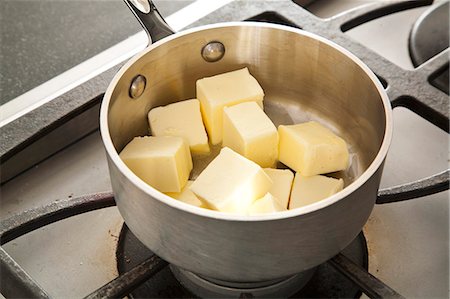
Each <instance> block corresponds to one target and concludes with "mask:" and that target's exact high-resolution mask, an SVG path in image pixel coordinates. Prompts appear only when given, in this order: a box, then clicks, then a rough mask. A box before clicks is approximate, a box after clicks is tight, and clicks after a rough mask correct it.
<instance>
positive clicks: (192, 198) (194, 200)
mask: <svg viewBox="0 0 450 299" xmlns="http://www.w3.org/2000/svg"><path fill="white" fill-rule="evenodd" d="M193 182H194V181H191V180H189V181H187V183H186V185H185V186H184V187H183V189H182V190H181V192H166V195H168V196H170V197H172V198H174V199H177V200H179V201H182V202H185V203H187V204H190V205H193V206H196V207H201V208H202V207H203V203H202V201H201V200H200V199H198V197H197V196H196V195H195V194H194V193H193V192H192V191H191V189H190V187H191V185H192V183H193Z"/></svg>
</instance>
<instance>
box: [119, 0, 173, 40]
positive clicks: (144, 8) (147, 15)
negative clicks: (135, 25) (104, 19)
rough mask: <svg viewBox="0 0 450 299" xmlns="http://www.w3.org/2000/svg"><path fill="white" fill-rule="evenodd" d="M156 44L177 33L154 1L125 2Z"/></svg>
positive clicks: (135, 0) (136, 0)
mask: <svg viewBox="0 0 450 299" xmlns="http://www.w3.org/2000/svg"><path fill="white" fill-rule="evenodd" d="M123 1H125V3H126V4H127V6H128V8H129V9H130V10H131V11H132V12H133V14H134V16H135V17H136V19H138V21H139V23H140V24H141V26H142V27H143V28H144V30H145V31H146V32H147V35H148V37H149V39H150V41H151V43H154V42H156V41H158V40H160V39H162V38H164V37H166V36H169V35H171V34H173V33H175V32H174V31H173V30H172V28H170V26H169V25H168V24H167V23H166V21H165V20H164V18H163V17H162V16H161V14H160V13H159V11H158V10H157V9H156V6H155V4H153V1H152V0H123Z"/></svg>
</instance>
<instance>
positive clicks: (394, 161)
mask: <svg viewBox="0 0 450 299" xmlns="http://www.w3.org/2000/svg"><path fill="white" fill-rule="evenodd" d="M344 2H346V3H356V4H357V2H356V1H353V2H350V1H318V2H317V3H318V4H323V8H324V9H325V8H328V7H341V6H342V5H343V4H345V3H344ZM157 4H158V3H157ZM425 9H426V8H417V9H413V10H409V11H406V12H403V13H397V14H394V15H391V16H389V17H383V18H380V19H379V20H377V21H372V22H370V23H368V24H365V25H362V26H359V27H357V28H356V29H354V30H351V31H349V32H348V34H349V35H350V36H351V37H352V38H354V39H355V40H356V41H357V42H358V43H360V44H363V45H365V46H367V47H369V48H371V49H372V50H374V51H376V52H377V53H379V54H380V55H382V56H383V57H385V58H387V59H389V60H390V61H392V62H394V63H397V64H398V65H399V66H400V67H402V68H404V69H412V68H413V66H412V64H411V62H410V59H409V57H408V47H407V39H408V34H409V31H410V29H411V26H412V24H413V22H414V20H415V19H416V18H417V17H418V16H419V15H420V14H421V12H423V11H424V10H425ZM313 12H314V13H316V12H317V10H314V11H313ZM392 28H395V30H392ZM393 116H394V136H393V142H392V146H391V149H390V150H389V154H388V157H387V160H386V163H385V167H384V171H383V177H382V187H389V186H392V185H396V184H400V183H404V182H409V181H413V180H416V179H419V178H422V177H426V176H429V175H432V174H434V173H437V172H439V171H442V170H445V169H447V168H448V154H449V151H448V134H447V133H446V132H444V131H442V130H440V129H439V128H437V127H436V126H434V125H433V124H431V123H429V122H427V121H425V120H424V119H422V118H421V117H420V116H418V115H416V114H415V113H413V112H411V111H410V110H408V109H406V108H401V107H400V108H395V109H394V115H393ZM110 188H111V186H110V181H109V174H108V169H107V164H106V159H105V153H104V149H103V144H102V141H101V138H100V135H99V134H98V133H94V134H92V135H89V136H88V137H86V138H84V139H82V140H80V141H78V142H77V143H75V144H73V145H72V146H70V147H69V148H67V149H65V150H63V151H61V152H59V153H57V154H56V155H54V156H52V157H50V158H49V159H47V160H46V161H44V162H42V163H40V164H39V166H36V167H34V168H32V169H30V170H29V171H27V172H25V173H23V174H21V175H20V176H18V177H16V178H15V179H14V180H12V181H10V182H8V183H7V184H5V185H3V186H2V189H1V191H2V194H1V209H0V217H1V218H2V219H5V218H6V217H9V216H12V215H13V214H15V213H19V212H21V211H24V210H27V209H29V208H32V207H36V206H41V205H44V204H46V203H51V202H53V201H54V200H56V199H59V198H67V197H68V196H74V197H76V196H81V195H84V194H86V193H90V192H99V191H105V190H110ZM448 197H449V192H448V191H447V192H442V193H438V194H434V195H432V196H427V197H425V198H421V199H417V200H411V201H406V202H399V203H395V204H389V205H381V206H375V208H374V210H373V212H372V214H371V216H370V218H369V221H368V223H366V226H365V229H364V230H365V233H366V237H367V240H368V242H369V250H370V251H369V253H370V257H369V270H370V272H371V273H374V274H375V275H376V276H377V277H378V278H380V279H381V280H383V281H384V282H386V283H387V284H388V285H390V286H391V287H392V288H394V289H395V290H397V291H398V292H400V293H401V294H403V295H404V296H406V297H408V298H413V297H414V298H430V297H433V298H448V297H449V287H448V286H449V267H448V264H449V248H448V244H449V214H448V211H449V200H448ZM121 221H122V218H121V216H120V214H119V213H118V211H117V209H116V208H110V209H108V210H107V211H95V212H92V213H89V215H84V216H80V217H75V218H74V219H69V220H67V221H64V222H61V223H59V224H56V225H51V226H48V227H46V228H43V229H40V230H39V231H36V232H33V233H30V234H28V235H26V236H23V237H21V238H20V239H17V240H15V241H13V242H10V243H8V244H6V245H5V247H4V248H5V250H6V251H7V252H8V253H9V254H10V255H11V256H12V257H13V258H14V259H15V260H16V261H17V262H18V263H19V264H20V265H21V266H22V267H24V268H25V270H26V271H27V272H28V273H29V274H30V275H31V276H32V277H33V278H34V279H35V280H36V281H37V282H38V283H39V284H40V285H42V286H43V287H44V288H45V290H47V291H48V292H49V294H50V295H51V297H53V298H63V297H76V298H80V297H82V296H85V295H87V294H88V293H89V292H91V291H93V290H95V289H96V288H98V287H99V286H101V285H102V284H104V283H106V282H108V281H109V280H110V279H112V278H114V277H115V276H116V275H117V271H116V270H115V267H116V264H115V258H114V253H113V251H114V249H115V248H114V246H115V244H116V240H115V238H114V237H113V236H117V234H118V231H117V229H119V228H120V226H121V223H122V222H121ZM116 222H117V225H116ZM116 227H117V229H116ZM111 228H113V230H112V231H111V235H110V234H109V232H108V230H110V229H111ZM105 235H107V237H105ZM80 240H83V242H80ZM104 248H111V249H107V250H104ZM93 254H94V255H95V256H92V255H93ZM36 256H39V259H36ZM81 263H82V264H81ZM0 297H1V296H0Z"/></svg>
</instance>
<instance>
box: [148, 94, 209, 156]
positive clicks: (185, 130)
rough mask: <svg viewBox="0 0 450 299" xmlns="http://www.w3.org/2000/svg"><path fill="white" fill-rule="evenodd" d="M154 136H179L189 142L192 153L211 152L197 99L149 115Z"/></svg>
mask: <svg viewBox="0 0 450 299" xmlns="http://www.w3.org/2000/svg"><path fill="white" fill-rule="evenodd" d="M148 121H149V124H150V130H151V133H152V135H153V136H179V137H183V138H185V139H186V140H187V142H188V144H189V147H190V149H191V151H192V153H195V154H208V153H209V152H210V149H209V144H208V136H207V135H206V131H205V126H204V125H203V121H202V115H201V113H200V103H199V101H198V100H197V99H191V100H186V101H181V102H176V103H172V104H169V105H167V106H163V107H156V108H153V109H152V110H150V112H149V113H148Z"/></svg>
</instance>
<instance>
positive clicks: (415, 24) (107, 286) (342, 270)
mask: <svg viewBox="0 0 450 299" xmlns="http://www.w3.org/2000/svg"><path fill="white" fill-rule="evenodd" d="M222 2H223V5H221V6H220V7H218V8H217V9H216V10H214V9H210V10H209V11H207V12H204V13H203V17H202V18H200V19H199V20H198V21H195V20H194V21H191V24H190V25H188V26H189V27H192V26H197V25H202V24H209V23H215V22H219V21H237V20H251V21H262V22H273V23H279V24H283V25H287V26H294V27H298V28H302V29H304V30H307V31H310V32H313V33H316V34H319V35H322V36H324V37H326V38H328V39H330V40H332V41H334V42H336V43H338V44H340V45H342V46H344V47H345V48H347V49H349V50H350V51H352V52H353V53H354V54H356V55H357V56H358V57H359V58H360V59H362V60H363V61H364V62H365V63H366V64H367V65H368V66H369V67H370V68H371V69H372V70H373V71H374V72H375V74H376V75H377V76H378V77H379V79H380V81H381V82H382V83H383V85H384V86H385V88H386V90H387V92H388V95H389V97H390V99H391V101H392V103H393V106H394V107H395V109H394V139H393V144H392V146H391V150H390V153H389V154H388V157H387V160H386V163H385V169H384V173H383V178H382V186H381V188H382V190H381V191H380V192H379V197H378V201H377V204H378V205H377V206H375V208H374V210H373V212H372V215H371V217H370V218H369V221H368V223H367V224H366V225H365V227H364V230H363V232H361V234H360V235H359V236H358V237H357V238H356V239H355V240H354V241H353V242H352V243H351V244H350V245H349V246H348V247H347V248H346V249H345V250H344V251H343V252H341V253H340V254H339V255H337V256H336V257H334V258H333V259H331V260H330V261H328V262H326V263H325V264H323V265H320V266H319V267H318V268H317V269H315V270H313V271H310V272H308V273H300V274H298V275H294V276H292V277H289V278H286V279H283V280H280V281H271V282H267V283H265V284H262V285H238V284H230V283H224V282H220V281H210V280H208V279H205V278H203V277H201V276H197V275H195V274H193V273H189V272H186V271H184V270H183V269H179V268H177V267H175V266H173V265H168V264H167V263H166V262H165V261H164V260H162V259H160V258H159V257H157V256H155V255H153V254H152V253H151V252H150V251H149V250H148V249H147V248H146V247H145V246H143V245H142V244H141V243H140V242H139V241H138V240H137V239H136V238H135V237H134V235H133V234H132V233H131V232H130V231H129V230H128V229H127V227H126V226H125V225H124V223H123V220H122V218H121V216H120V214H119V212H118V210H117V209H116V208H115V207H114V205H115V203H114V198H113V194H112V193H111V191H109V190H111V186H110V182H109V174H108V169H107V164H106V159H105V154H104V150H103V146H102V142H101V139H100V136H99V132H98V130H97V127H98V123H97V118H98V117H97V112H98V105H99V102H100V100H101V95H102V92H103V91H104V89H105V87H106V84H107V83H108V81H109V80H110V79H111V77H112V75H113V74H114V72H115V71H116V70H117V69H118V67H119V66H120V65H121V63H119V64H118V65H116V66H113V67H112V68H111V69H109V70H105V71H104V72H102V73H100V74H98V75H96V76H95V77H93V78H91V79H89V80H87V81H85V82H84V83H82V84H81V85H78V86H77V87H75V88H73V89H71V90H69V91H67V92H66V93H64V94H62V95H60V96H58V97H56V98H54V99H53V100H52V101H51V102H49V103H48V104H47V106H45V105H44V106H43V107H42V109H41V111H39V109H38V110H37V111H34V112H30V113H29V114H26V115H24V116H22V117H21V118H18V119H16V120H15V121H12V122H11V123H8V124H7V125H6V126H5V127H3V129H4V131H3V133H2V146H1V149H2V152H1V154H2V186H1V191H2V199H1V206H2V209H1V211H0V220H1V222H0V237H1V244H2V247H1V249H0V265H1V278H2V281H1V282H2V284H1V287H0V290H1V292H2V295H3V296H5V297H57V298H59V297H84V296H87V297H89V298H100V297H123V296H130V297H139V298H140V297H148V298H156V297H159V298H167V297H172V298H185V297H189V298H190V297H243V298H251V297H258V296H263V297H286V296H291V297H321V298H324V297H360V296H361V295H362V294H363V293H364V294H366V295H367V296H369V297H395V296H400V294H401V295H402V296H405V297H448V296H449V222H448V221H449V202H448V191H446V190H447V189H448V174H449V171H448V159H447V157H448V132H449V128H448V124H449V119H448V113H449V112H448V55H449V54H448V53H449V52H448V51H449V50H448V35H447V33H448V29H445V26H447V28H448V2H447V1H440V2H439V1H437V3H434V4H432V3H431V2H432V1H394V2H385V1H383V2H380V1H372V2H373V3H370V4H369V5H364V6H361V7H358V8H357V9H353V10H350V11H346V12H345V13H339V14H336V13H337V12H338V11H340V10H344V9H348V8H350V7H353V6H359V4H361V3H358V1H339V4H337V1H333V2H331V1H303V2H302V1H295V2H293V1H245V2H244V1H222ZM296 2H297V3H296ZM300 2H302V3H300ZM299 4H303V5H307V6H306V7H305V8H304V7H301V6H300V5H299ZM190 5H196V3H195V2H194V3H192V4H190ZM197 5H198V3H197ZM445 12H447V16H445ZM441 14H444V17H443V20H444V21H439V18H442V16H439V15H441ZM130 17H132V16H131V14H130ZM169 18H170V17H169ZM169 20H170V19H169ZM172 20H173V22H176V18H172ZM441 20H442V19H441ZM433 22H434V24H433ZM446 22H447V23H446ZM169 23H170V22H169ZM181 23H182V22H180V24H181ZM436 24H437V25H436ZM444 25H445V26H444ZM178 26H182V25H178ZM436 26H437V27H436ZM442 27H443V28H442ZM427 28H428V29H427ZM436 28H438V29H436ZM439 29H441V31H442V32H444V37H443V38H442V37H439V32H440V30H439ZM430 30H431V31H430ZM445 35H447V41H446V42H445ZM430 37H431V40H435V41H439V42H440V45H437V46H430V45H431V44H430V41H429V40H427V38H430ZM424 39H425V40H424ZM442 41H443V42H442ZM433 45H434V43H433ZM410 54H411V55H412V58H411V59H410V58H409V55H410ZM446 76H447V77H446ZM446 83H447V84H446ZM446 88H447V89H446ZM71 100H73V101H75V102H76V103H75V104H73V105H71V106H70V107H69V108H67V111H66V110H65V108H64V109H60V110H58V111H56V114H58V113H61V115H59V116H58V117H57V119H52V120H43V119H42V113H47V114H48V111H49V109H51V107H52V106H51V105H54V106H55V105H56V106H58V105H62V104H64V103H67V102H69V101H71ZM49 107H50V108H49ZM46 110H47V111H46ZM42 111H44V112H42ZM45 111H46V112H45ZM27 120H28V121H33V120H36V122H35V124H34V125H33V127H32V128H31V130H27V129H28V128H29V127H28V126H29V125H28V124H27ZM46 121H47V122H46ZM39 124H41V126H40V127H39ZM80 124H82V125H80ZM72 129H74V130H72ZM73 134H74V135H75V136H73ZM64 136H68V137H66V138H64ZM69 137H70V138H69ZM69 139H70V140H71V141H70V145H69V141H68V140H69ZM74 140H76V141H75V142H74ZM46 145H48V146H46ZM61 148H62V150H61ZM44 159H45V160H44ZM37 162H39V163H37ZM36 163H37V164H36ZM426 177H429V179H428V180H423V178H426ZM408 182H413V183H410V184H406V185H401V184H405V183H408ZM397 185H401V186H399V187H392V186H397ZM431 193H434V194H432V195H427V196H424V195H426V194H431ZM86 194H88V195H86ZM367 271H368V272H367ZM369 273H370V274H369Z"/></svg>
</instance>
